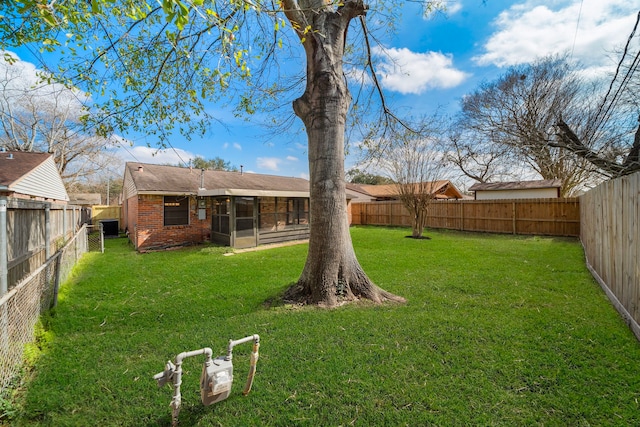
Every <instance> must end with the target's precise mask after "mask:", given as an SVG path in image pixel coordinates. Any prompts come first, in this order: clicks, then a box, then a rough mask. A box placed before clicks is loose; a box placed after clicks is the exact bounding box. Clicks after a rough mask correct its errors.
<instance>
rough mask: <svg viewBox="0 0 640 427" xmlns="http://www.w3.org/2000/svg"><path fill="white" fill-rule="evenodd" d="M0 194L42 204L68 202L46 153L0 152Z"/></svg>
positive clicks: (51, 160) (49, 157)
mask: <svg viewBox="0 0 640 427" xmlns="http://www.w3.org/2000/svg"><path fill="white" fill-rule="evenodd" d="M0 192H2V193H4V194H8V195H21V196H28V197H31V198H41V199H44V200H55V201H64V202H66V201H68V200H69V196H68V194H67V190H66V189H65V186H64V183H63V182H62V178H61V177H60V173H59V172H58V168H57V167H56V164H55V162H54V160H53V156H52V155H51V154H50V153H33V152H25V151H0Z"/></svg>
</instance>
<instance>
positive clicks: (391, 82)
mask: <svg viewBox="0 0 640 427" xmlns="http://www.w3.org/2000/svg"><path fill="white" fill-rule="evenodd" d="M373 53H374V55H376V56H377V57H378V58H381V59H382V62H381V63H380V64H378V72H377V74H378V78H379V79H380V81H381V84H382V86H383V87H384V88H385V89H388V90H392V91H396V92H400V93H402V94H421V93H424V92H425V91H427V90H429V89H447V88H452V87H455V86H458V85H459V84H461V83H462V82H463V81H464V80H465V79H466V78H467V77H468V74H466V73H464V72H462V71H460V70H457V69H456V68H454V67H453V57H452V55H447V54H443V53H440V52H426V53H416V52H412V51H410V50H409V49H406V48H400V49H396V48H391V49H382V48H380V47H374V48H373Z"/></svg>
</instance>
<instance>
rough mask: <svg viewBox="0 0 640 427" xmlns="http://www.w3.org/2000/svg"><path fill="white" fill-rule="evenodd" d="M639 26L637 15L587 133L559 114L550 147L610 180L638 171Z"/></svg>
mask: <svg viewBox="0 0 640 427" xmlns="http://www.w3.org/2000/svg"><path fill="white" fill-rule="evenodd" d="M639 23H640V12H638V15H637V18H636V23H635V25H634V27H633V29H632V31H631V33H630V34H629V37H628V39H627V43H626V45H625V47H624V49H623V50H622V52H621V53H620V60H619V62H618V66H617V68H616V71H615V73H614V75H613V77H612V78H611V81H610V82H609V85H608V87H607V90H606V92H605V93H604V94H603V95H602V96H600V97H599V98H600V102H599V104H598V106H597V108H596V109H595V110H594V113H593V114H592V116H591V120H590V123H591V127H590V132H588V133H587V134H586V135H585V134H581V133H580V123H579V122H575V121H574V120H573V118H572V117H566V116H565V115H564V114H559V115H558V117H557V120H556V122H555V130H556V136H557V139H556V140H555V141H552V142H551V143H550V144H549V145H550V146H552V147H556V148H560V149H563V150H567V151H570V152H571V153H573V154H574V155H576V156H577V157H579V158H580V159H583V160H584V161H586V162H588V164H590V165H592V166H593V167H595V168H597V169H598V170H599V171H600V172H602V173H603V174H604V175H606V176H608V177H611V178H615V177H619V176H623V175H627V174H630V173H633V172H637V171H640V102H639V101H638V89H639V87H640V73H637V71H638V67H640V44H638V37H637V36H636V32H637V30H638V24H639ZM634 42H635V45H634V44H633V43H634Z"/></svg>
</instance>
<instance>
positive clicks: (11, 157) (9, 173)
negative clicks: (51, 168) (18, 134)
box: [0, 151, 51, 188]
mask: <svg viewBox="0 0 640 427" xmlns="http://www.w3.org/2000/svg"><path fill="white" fill-rule="evenodd" d="M49 157H51V154H49V153H30V152H23V151H2V152H0V186H3V187H7V188H8V187H10V186H11V185H12V184H14V183H15V182H16V181H18V180H19V179H20V178H22V177H23V176H25V175H26V174H28V173H29V172H31V171H32V170H34V169H35V168H36V167H37V166H40V165H41V164H42V163H44V162H45V161H46V160H47V159H48V158H49Z"/></svg>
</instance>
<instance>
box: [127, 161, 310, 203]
mask: <svg viewBox="0 0 640 427" xmlns="http://www.w3.org/2000/svg"><path fill="white" fill-rule="evenodd" d="M127 174H128V175H129V176H130V177H131V181H132V182H133V184H134V187H135V193H137V194H176V195H178V194H193V195H198V196H221V195H226V196H260V195H265V196H266V195H271V196H283V197H284V196H289V197H309V181H307V180H306V179H302V178H290V177H283V176H276V175H263V174H255V173H246V172H244V173H243V172H229V171H213V170H204V171H202V170H200V169H190V168H181V167H177V166H164V165H154V164H146V163H145V164H142V163H127V164H126V168H125V177H126V175H127ZM132 190H133V189H132ZM131 195H132V194H129V195H127V197H130V196H131Z"/></svg>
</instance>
